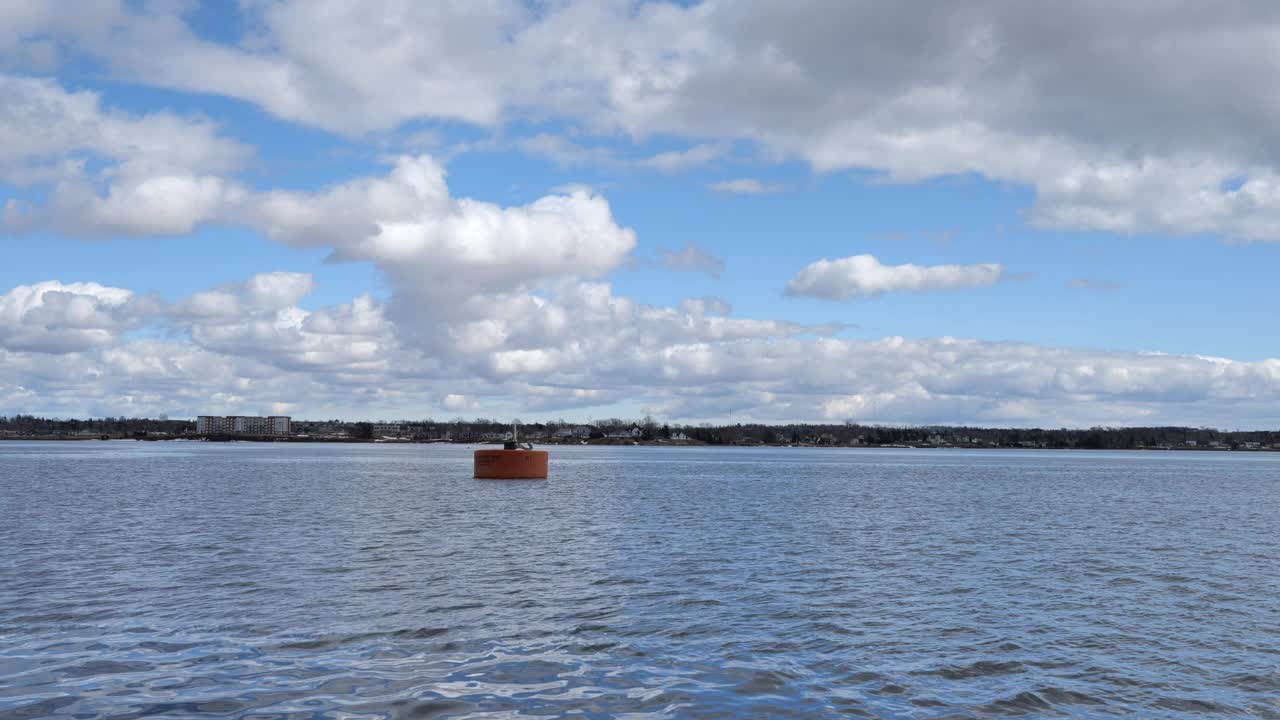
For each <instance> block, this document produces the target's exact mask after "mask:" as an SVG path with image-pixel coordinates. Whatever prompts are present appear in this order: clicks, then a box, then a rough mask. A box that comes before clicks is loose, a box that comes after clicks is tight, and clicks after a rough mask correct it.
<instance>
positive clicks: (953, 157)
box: [0, 0, 1280, 427]
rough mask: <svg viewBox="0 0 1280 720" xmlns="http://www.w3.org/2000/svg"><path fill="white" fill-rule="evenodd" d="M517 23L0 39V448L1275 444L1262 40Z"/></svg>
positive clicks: (332, 17)
mask: <svg viewBox="0 0 1280 720" xmlns="http://www.w3.org/2000/svg"><path fill="white" fill-rule="evenodd" d="M529 8H530V6H528V5H525V4H521V3H510V4H505V3H495V4H493V5H484V6H480V5H474V4H471V5H469V4H464V3H458V4H453V3H440V4H430V5H419V4H416V3H403V2H390V1H388V2H385V3H371V4H367V5H352V4H348V3H340V2H332V3H330V2H320V3H298V2H280V3H275V4H264V5H260V6H259V5H247V6H245V7H244V8H241V9H236V8H233V7H231V6H229V5H220V4H215V5H211V6H201V7H196V8H194V9H191V8H187V9H185V10H184V7H183V6H182V5H173V6H168V5H150V4H134V3H116V2H113V0H97V1H95V2H93V3H86V4H83V5H78V6H77V7H76V10H77V12H76V13H70V12H69V10H70V8H69V7H59V3H35V2H31V3H27V2H19V3H15V4H13V5H12V6H10V7H9V8H8V9H6V10H3V11H0V26H2V27H5V28H8V29H7V30H0V81H2V82H3V83H4V89H5V90H6V93H5V95H6V97H8V98H10V99H9V100H8V101H7V102H6V106H7V108H6V109H0V138H7V141H6V145H7V146H8V148H9V149H8V150H6V151H0V206H2V207H4V208H5V212H4V215H3V225H2V226H0V228H2V229H3V235H0V242H2V243H3V245H4V247H3V251H4V257H5V262H4V263H0V359H3V361H4V362H3V364H2V365H0V413H5V412H8V413H15V412H35V413H44V414H53V415H86V414H94V415H101V414H112V415H117V414H129V415H134V414H136V415H144V414H159V413H161V412H163V413H167V414H170V415H173V416H192V415H195V414H197V413H205V412H228V413H230V412H263V413H265V412H288V413H291V414H294V415H295V416H298V417H328V416H334V415H344V416H348V417H352V418H371V419H377V418H416V417H444V416H451V415H455V414H461V415H467V416H471V415H488V416H497V417H511V416H515V415H519V416H521V417H524V418H527V419H528V418H538V417H560V416H564V417H574V418H577V419H583V420H586V419H590V418H593V417H608V416H639V415H643V414H651V415H654V416H656V417H660V418H662V419H664V420H668V421H672V422H698V421H703V420H717V421H723V420H735V419H736V420H741V421H748V420H763V421H783V420H813V421H819V420H821V421H843V420H856V421H860V422H885V423H925V424H932V423H949V424H955V423H976V424H988V425H1052V426H1057V425H1092V424H1108V425H1118V424H1163V423H1176V424H1214V425H1221V426H1227V427H1248V426H1270V425H1273V424H1274V423H1275V422H1277V421H1280V412H1277V411H1276V410H1275V409H1274V408H1275V407H1276V403H1275V400H1277V399H1280V361H1277V360H1274V359H1273V358H1276V357H1277V351H1276V347H1275V344H1274V341H1273V340H1272V339H1271V333H1270V332H1269V328H1270V326H1271V324H1273V320H1272V315H1273V314H1274V313H1273V310H1272V308H1274V307H1275V306H1276V305H1277V300H1280V297H1277V290H1276V289H1275V284H1274V282H1273V281H1272V276H1273V275H1274V272H1275V268H1277V267H1278V266H1280V264H1278V263H1277V261H1278V260H1280V255H1278V253H1280V245H1278V244H1276V243H1275V242H1274V240H1276V239H1280V180H1278V179H1277V175H1276V169H1275V163H1276V161H1273V160H1272V159H1270V158H1272V156H1273V155H1275V156H1276V157H1277V158H1280V154H1276V153H1272V152H1271V151H1270V149H1271V148H1272V147H1274V146H1275V144H1276V140H1275V138H1273V137H1271V131H1270V130H1269V129H1267V128H1268V127H1271V126H1272V125H1269V124H1267V123H1262V122H1260V121H1261V120H1267V119H1269V120H1274V119H1276V118H1274V117H1272V115H1274V109H1272V108H1271V107H1270V106H1269V105H1268V104H1267V103H1266V102H1265V95H1266V93H1265V92H1264V90H1263V88H1262V87H1261V86H1259V85H1252V84H1251V83H1252V82H1253V81H1254V79H1255V78H1264V77H1269V76H1270V74H1269V71H1272V70H1274V69H1275V68H1269V67H1267V64H1266V63H1267V61H1266V60H1265V58H1260V56H1259V54H1258V53H1257V52H1254V51H1255V50H1256V49H1257V48H1253V47H1252V46H1251V45H1250V43H1251V42H1252V40H1251V38H1252V37H1253V36H1252V35H1250V34H1249V31H1250V28H1251V27H1254V26H1256V25H1257V24H1259V23H1267V22H1271V23H1273V24H1274V22H1275V20H1276V19H1275V18H1271V17H1269V13H1262V14H1261V15H1260V16H1259V17H1249V18H1246V17H1238V16H1231V17H1223V18H1220V19H1217V18H1215V19H1212V20H1206V19H1205V18H1203V17H1192V15H1191V13H1190V12H1189V8H1190V6H1186V7H1183V6H1180V5H1179V4H1178V3H1172V4H1169V5H1168V6H1166V7H1161V8H1145V9H1142V10H1138V9H1130V8H1126V9H1121V10H1111V9H1108V8H1106V7H1101V6H1099V7H1093V6H1082V7H1078V8H1061V9H1054V10H1053V11H1052V12H1053V13H1059V14H1061V15H1062V16H1063V17H1061V18H1059V20H1060V22H1059V26H1060V27H1062V28H1065V29H1064V30H1061V32H1064V33H1073V32H1074V33H1080V34H1081V37H1082V38H1083V37H1086V36H1087V37H1089V38H1093V39H1099V38H1101V39H1102V40H1106V41H1108V42H1101V41H1099V42H1098V43H1095V44H1089V43H1080V44H1077V45H1072V44H1067V45H1063V44H1061V43H1050V42H1047V41H1045V40H1044V38H1042V37H1041V34H1043V33H1045V32H1047V31H1046V30H1045V27H1046V25H1045V23H1044V22H1042V21H1043V20H1044V18H1040V19H1032V18H1028V17H1026V16H1024V15H1022V14H1021V13H1019V12H1017V11H1012V10H1009V9H1007V8H1002V7H999V6H991V7H987V6H984V5H981V4H979V5H978V6H975V7H973V8H968V9H965V10H963V11H960V10H957V9H954V8H948V9H945V10H944V9H936V10H935V11H934V13H933V14H932V15H930V14H924V15H921V14H920V13H916V15H920V16H919V17H913V16H912V13H911V12H908V9H901V10H889V9H885V8H883V7H877V6H875V5H872V4H863V3H836V2H817V1H815V2H811V3H808V4H807V5H806V7H805V8H804V11H803V12H798V13H797V16H799V17H804V18H808V19H810V20H814V21H815V22H814V23H806V22H799V21H796V22H778V21H777V19H776V18H775V17H774V16H773V13H774V11H775V9H776V6H770V5H769V4H767V3H760V4H757V3H738V4H733V3H723V2H705V3H692V4H668V3H661V2H653V3H641V4H638V5H634V6H633V5H631V4H629V3H621V2H618V3H591V4H585V3H576V2H568V3H563V4H554V5H549V6H546V7H539V8H538V12H533V13H531V12H529ZM6 13H7V14H8V15H7V16H6ZM392 19H394V22H389V20H392ZM6 21H7V22H6ZM816 21H820V22H816ZM1205 22H1210V23H1211V24H1213V25H1214V26H1215V29H1216V31H1217V33H1216V35H1215V37H1218V38H1230V39H1231V41H1227V40H1223V41H1222V44H1221V45H1212V44H1208V43H1207V41H1203V40H1200V39H1196V38H1198V37H1199V36H1198V35H1196V33H1195V32H1194V30H1196V29H1197V24H1198V23H1199V24H1203V23H1205ZM1050 25H1052V23H1050ZM828 30H830V32H828ZM1162 34H1163V35H1162ZM1161 40H1164V41H1166V42H1167V43H1172V44H1175V45H1178V46H1180V47H1182V49H1183V52H1182V53H1181V55H1180V57H1178V58H1177V59H1175V60H1169V59H1168V58H1167V57H1162V56H1160V55H1159V54H1158V53H1156V52H1155V51H1152V54H1151V55H1149V56H1148V55H1146V54H1145V52H1146V51H1145V50H1143V48H1144V47H1145V46H1147V45H1152V44H1158V43H1159V41H1161ZM1111 47H1132V48H1136V49H1135V50H1133V52H1132V53H1131V54H1129V55H1126V56H1124V57H1123V58H1116V57H1111V56H1109V55H1108V53H1109V52H1111V51H1110V50H1109V49H1108V48H1111ZM1117 62H1119V63H1120V64H1119V65H1117V64H1116V63H1117ZM1169 63H1173V64H1174V65H1173V66H1170V65H1169ZM1116 68H1120V70H1117V69H1116ZM1228 75H1229V76H1230V77H1232V78H1234V82H1233V83H1230V84H1226V85H1224V84H1221V83H1212V82H1207V79H1212V78H1215V77H1225V76H1228ZM1171 77H1172V78H1178V79H1179V80H1178V81H1176V82H1175V81H1171V80H1169V78H1171ZM1212 107H1231V108H1233V110H1232V111H1231V112H1215V111H1213V110H1212ZM1157 120H1158V122H1157ZM823 261H827V262H823Z"/></svg>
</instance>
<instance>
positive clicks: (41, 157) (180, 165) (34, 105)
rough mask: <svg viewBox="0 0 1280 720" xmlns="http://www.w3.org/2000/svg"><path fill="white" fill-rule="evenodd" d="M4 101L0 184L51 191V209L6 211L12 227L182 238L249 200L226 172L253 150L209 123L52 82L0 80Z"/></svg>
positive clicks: (18, 206)
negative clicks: (118, 103) (116, 103)
mask: <svg viewBox="0 0 1280 720" xmlns="http://www.w3.org/2000/svg"><path fill="white" fill-rule="evenodd" d="M0 96H3V97H4V98H5V101H4V103H0V183H8V184H11V185H16V186H23V185H33V184H39V185H47V186H49V188H50V189H49V193H48V194H49V200H48V202H47V203H45V204H42V205H34V206H24V205H22V204H20V203H17V202H16V201H13V202H10V203H8V204H7V205H6V208H5V213H4V217H3V221H4V226H5V227H6V228H8V229H10V230H19V231H21V230H25V229H30V228H33V227H38V226H53V227H54V228H56V229H58V230H59V231H60V232H63V233H64V234H69V235H90V236H92V235H110V234H126V235H151V234H184V233H188V232H190V231H191V230H192V229H193V228H194V227H195V226H196V225H197V224H199V223H201V222H206V221H210V220H214V219H216V218H219V217H221V216H223V215H225V214H226V212H227V209H228V208H229V207H232V206H234V205H235V204H236V203H237V202H239V200H240V199H241V198H242V197H243V195H244V191H243V190H242V189H241V188H240V187H239V186H237V185H236V184H235V183H233V182H231V181H229V180H227V179H226V178H225V177H224V175H225V174H226V173H229V172H231V171H232V170H234V169H236V168H238V167H239V166H240V165H241V164H242V163H243V162H244V161H245V160H246V159H247V158H248V157H249V156H250V154H251V153H250V151H249V149H248V148H246V147H245V146H244V145H242V144H240V143H238V142H236V141H234V140H231V139H228V138H225V137H222V136H220V135H219V134H218V132H217V128H216V127H215V126H214V125H213V124H212V123H210V122H208V121H207V120H203V119H200V118H189V117H181V116H178V115H174V114H171V113H164V112H161V113H152V114H146V115H133V114H128V113H124V112H120V111H116V110H112V109H108V108H104V107H103V106H102V103H101V98H100V96H99V95H98V94H97V93H95V92H90V91H74V92H72V91H68V90H66V89H64V88H63V87H61V86H60V85H58V84H57V83H55V82H53V81H51V80H46V79H37V78H27V77H15V76H10V75H0Z"/></svg>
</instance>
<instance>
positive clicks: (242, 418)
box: [196, 415, 293, 435]
mask: <svg viewBox="0 0 1280 720" xmlns="http://www.w3.org/2000/svg"><path fill="white" fill-rule="evenodd" d="M292 426H293V422H292V419H291V418H289V417H287V416H284V415H272V416H270V417H255V416H251V415H227V416H225V417H224V416H221V415H201V416H199V417H198V418H196V432H197V433H199V434H201V435H288V434H289V433H290V431H291V430H292Z"/></svg>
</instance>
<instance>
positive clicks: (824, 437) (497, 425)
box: [0, 415, 1280, 451]
mask: <svg viewBox="0 0 1280 720" xmlns="http://www.w3.org/2000/svg"><path fill="white" fill-rule="evenodd" d="M519 432H520V437H519V439H520V440H521V441H530V442H534V443H541V444H594V445H732V446H813V447H930V448H932V447H961V448H1046V449H1048V448H1056V449H1094V450H1108V449H1109V450H1201V451H1278V450H1280V431H1222V430H1216V429H1212V428H1189V427H1133V428H1126V427H1119V428H1116V427H1106V428H1104V427H1096V428H1088V429H1071V428H1059V429H1041V428H980V427H955V426H919V427H898V426H879V425H860V424H857V423H851V422H849V423H842V424H784V425H763V424H754V423H751V424H744V423H734V424H724V425H718V424H712V423H702V424H699V425H696V426H695V425H680V424H669V423H662V422H658V421H655V420H653V419H652V418H643V419H640V420H624V419H621V418H609V419H600V420H593V421H591V422H589V423H575V422H568V421H564V420H557V421H554V422H538V423H525V424H521V425H520V431H519ZM509 439H511V423H509V422H506V421H499V420H493V419H487V418H477V419H475V420H464V419H461V418H457V419H453V420H448V421H436V420H400V421H380V422H350V421H344V420H294V419H293V418H292V417H289V416H283V415H279V416H267V417H262V416H249V415H201V416H199V417H198V418H196V419H195V421H191V420H175V419H169V418H166V417H160V418H155V419H152V418H123V417H119V418H110V417H107V418H100V419H89V420H78V419H60V418H43V417H35V416H31V415H15V416H12V417H5V416H0V440H140V441H144V440H145V441H158V440H187V441H205V442H230V441H257V442H372V443H465V444H483V443H500V442H503V441H506V440H509Z"/></svg>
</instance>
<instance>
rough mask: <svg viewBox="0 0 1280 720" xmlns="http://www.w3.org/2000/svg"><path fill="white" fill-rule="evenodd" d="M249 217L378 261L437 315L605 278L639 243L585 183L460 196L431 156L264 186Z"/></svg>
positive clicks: (281, 235)
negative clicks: (315, 184)
mask: <svg viewBox="0 0 1280 720" xmlns="http://www.w3.org/2000/svg"><path fill="white" fill-rule="evenodd" d="M246 221H247V222H249V223H250V224H252V225H254V226H255V227H259V228H261V229H262V230H263V232H265V233H266V234H267V235H269V236H270V237H272V238H275V239H277V240H281V241H283V242H287V243H289V244H291V245H297V246H302V247H317V246H319V247H331V248H333V249H334V252H335V257H337V258H338V259H341V260H366V261H372V262H374V263H377V264H378V266H379V267H380V268H382V270H383V271H384V272H386V273H387V275H388V276H389V277H390V278H391V279H392V281H393V282H394V283H395V284H396V287H397V288H398V289H399V290H400V291H401V292H403V293H407V294H409V295H410V296H411V297H412V298H413V299H414V300H415V301H422V302H430V303H433V304H436V306H435V308H434V309H435V311H437V312H451V310H450V308H455V309H457V308H458V307H460V304H461V302H462V301H464V300H466V299H467V298H469V297H474V296H477V295H483V294H486V293H496V292H508V291H518V290H521V289H525V288H528V287H529V286H530V285H531V284H533V283H537V282H544V281H547V280H553V279H556V278H560V277H566V276H583V277H593V276H598V275H602V274H604V273H605V272H607V271H609V270H611V269H613V268H615V267H617V266H618V265H619V264H620V263H621V262H622V261H623V259H624V258H625V257H626V255H627V253H629V252H630V251H631V249H632V247H634V245H635V233H634V232H632V231H631V230H629V229H626V228H622V227H619V226H618V225H617V224H616V223H615V222H614V219H613V214H612V212H611V210H610V208H609V204H608V202H607V201H606V200H605V199H604V198H603V197H600V196H599V195H595V194H593V193H591V192H590V191H588V190H586V189H585V188H578V189H575V190H574V191H573V192H571V193H569V194H563V195H548V196H546V197H543V198H541V199H538V200H536V201H534V202H532V203H530V204H528V205H524V206H521V207H505V208H504V207H500V206H498V205H494V204H491V203H486V202H480V201H476V200H471V199H465V198H463V199H455V198H453V197H451V196H450V194H449V188H448V186H447V185H446V183H445V171H444V168H443V167H442V166H441V165H440V164H439V163H437V162H435V161H434V160H432V159H431V158H430V157H427V156H419V157H408V156H405V157H401V158H399V159H398V160H397V161H396V164H395V167H394V169H392V171H391V173H390V174H389V175H388V176H387V177H385V178H363V179H360V180H354V181H352V182H349V183H346V184H343V185H339V186H336V187H333V188H330V189H328V190H325V191H322V192H319V193H312V194H308V193H295V192H283V191H274V192H270V193H266V194H264V195H262V196H260V197H258V198H256V199H255V200H254V202H253V205H252V208H251V209H250V210H249V211H248V212H247V216H246Z"/></svg>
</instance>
